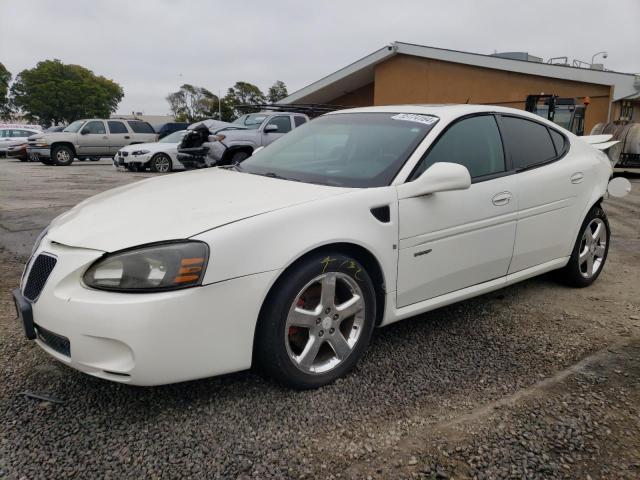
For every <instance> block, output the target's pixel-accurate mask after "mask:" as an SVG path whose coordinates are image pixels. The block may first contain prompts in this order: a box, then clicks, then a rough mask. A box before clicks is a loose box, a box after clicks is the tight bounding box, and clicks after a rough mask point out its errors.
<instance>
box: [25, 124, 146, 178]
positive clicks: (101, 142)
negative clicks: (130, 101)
mask: <svg viewBox="0 0 640 480" xmlns="http://www.w3.org/2000/svg"><path fill="white" fill-rule="evenodd" d="M156 138H157V134H156V132H155V130H154V129H153V127H152V126H151V125H149V124H148V123H147V122H143V121H141V120H122V119H108V120H103V119H96V118H92V119H86V120H76V121H75V122H73V123H71V124H70V125H69V126H68V127H67V128H65V129H64V130H62V131H61V132H51V133H43V134H41V135H37V136H34V137H31V138H29V141H28V146H27V152H28V154H29V158H30V159H31V160H39V161H41V162H42V163H44V164H46V165H64V166H66V165H70V164H71V162H73V160H74V158H77V159H79V160H85V159H99V158H101V157H113V156H114V155H115V153H116V152H117V151H118V150H120V149H121V148H122V147H124V146H126V145H132V144H135V143H149V142H155V141H156Z"/></svg>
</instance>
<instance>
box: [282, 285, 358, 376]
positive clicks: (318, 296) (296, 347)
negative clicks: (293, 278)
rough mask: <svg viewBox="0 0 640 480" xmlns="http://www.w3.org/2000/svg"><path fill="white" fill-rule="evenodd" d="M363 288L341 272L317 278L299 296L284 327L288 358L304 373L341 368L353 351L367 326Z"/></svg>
mask: <svg viewBox="0 0 640 480" xmlns="http://www.w3.org/2000/svg"><path fill="white" fill-rule="evenodd" d="M365 310H366V308H365V301H364V296H363V294H362V290H361V289H360V286H359V285H358V284H357V283H356V282H355V280H353V279H352V278H351V277H350V276H348V275H346V274H344V273H340V272H327V273H323V274H321V275H318V276H317V277H316V278H314V279H313V280H311V281H310V282H309V283H307V284H306V285H305V286H304V287H303V288H302V289H301V290H300V292H299V293H298V295H296V298H295V300H294V301H293V304H292V305H291V308H290V309H289V314H288V315H287V322H286V325H285V344H286V347H287V353H288V354H289V358H290V359H291V360H292V361H293V363H294V365H295V366H296V367H297V368H299V369H300V370H302V371H303V372H305V373H312V374H319V373H326V372H328V371H329V370H332V369H334V368H336V367H337V366H338V365H340V364H341V363H342V362H343V361H344V360H345V359H346V358H347V357H348V356H349V355H350V354H351V352H352V351H353V348H354V347H355V345H356V343H357V342H358V339H359V338H360V335H361V333H362V330H363V327H364V323H365V318H366V317H365V314H366V311H365Z"/></svg>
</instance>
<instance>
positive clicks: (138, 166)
mask: <svg viewBox="0 0 640 480" xmlns="http://www.w3.org/2000/svg"><path fill="white" fill-rule="evenodd" d="M185 133H187V131H186V130H180V131H178V132H173V133H172V134H170V135H167V136H166V137H163V138H162V139H161V140H159V141H157V142H153V143H135V144H133V145H127V146H126V147H123V148H121V149H120V150H118V152H117V153H116V155H115V156H114V157H113V164H114V165H115V166H116V167H125V168H126V169H127V170H131V171H140V170H145V169H147V168H149V169H150V170H151V171H152V172H158V173H168V172H171V171H173V170H184V166H183V165H182V163H180V162H179V161H178V145H179V144H180V142H181V141H182V137H184V134H185Z"/></svg>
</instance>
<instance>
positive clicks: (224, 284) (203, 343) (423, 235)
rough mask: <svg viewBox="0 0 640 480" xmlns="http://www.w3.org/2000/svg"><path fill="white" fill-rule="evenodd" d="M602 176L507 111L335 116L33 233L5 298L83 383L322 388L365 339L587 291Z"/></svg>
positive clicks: (596, 267)
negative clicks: (238, 375)
mask: <svg viewBox="0 0 640 480" xmlns="http://www.w3.org/2000/svg"><path fill="white" fill-rule="evenodd" d="M611 173H612V168H611V164H610V162H609V160H608V158H607V157H606V155H605V154H604V153H602V152H601V151H599V150H596V149H595V148H593V147H592V146H590V145H589V144H587V143H586V142H584V141H583V140H582V139H580V138H579V137H576V136H575V135H573V134H571V133H570V132H568V131H566V130H564V129H562V128H561V127H559V126H557V125H555V124H553V123H551V122H550V121H548V120H545V119H542V118H540V117H537V116H535V115H533V114H531V113H527V112H524V111H521V110H515V109H510V108H504V107H494V106H480V105H444V106H416V105H399V106H385V107H369V108H359V109H351V110H341V111H337V112H335V113H330V114H328V115H324V116H322V117H319V118H317V119H315V120H314V121H313V122H310V123H309V124H308V125H305V126H304V127H303V128H300V129H296V130H294V131H293V132H291V133H290V134H288V135H286V136H285V137H283V138H282V139H280V140H279V141H277V142H275V143H273V144H272V145H270V146H268V147H265V148H264V149H262V150H260V151H259V152H257V153H256V154H255V155H253V156H252V157H251V158H248V159H246V160H245V161H244V162H243V163H242V164H240V165H234V166H228V167H221V168H213V169H208V170H206V171H193V172H187V173H184V174H181V175H167V176H163V177H159V178H155V179H150V180H146V181H144V182H139V183H136V184H132V185H127V186H126V187H121V188H119V189H116V190H112V191H110V192H105V193H101V194H100V195H98V196H96V197H94V198H93V199H89V200H85V201H84V202H82V203H81V204H80V205H78V206H76V207H75V208H73V209H71V210H70V211H68V212H66V213H63V214H62V215H61V216H59V217H58V218H56V219H55V220H54V221H53V222H52V223H51V225H50V226H49V227H48V228H47V230H45V231H44V232H43V233H42V234H41V235H40V237H39V239H38V241H37V243H36V245H35V247H34V249H33V255H32V257H31V259H30V260H29V263H28V265H27V267H26V270H25V273H24V275H23V279H22V282H21V288H20V289H16V290H14V292H13V295H14V298H15V300H16V304H17V305H18V308H19V312H20V317H21V319H22V323H23V325H24V330H25V332H26V335H27V338H29V339H35V340H36V342H37V344H38V345H39V346H41V347H42V348H43V349H44V350H45V351H46V352H47V353H49V354H50V355H52V356H53V357H55V358H56V359H58V360H60V361H61V362H63V363H65V364H67V365H69V366H71V367H73V368H76V369H78V370H80V371H83V372H86V373H88V374H90V375H94V376H97V377H101V378H104V379H108V380H112V381H115V382H122V383H128V384H134V385H158V384H166V383H171V382H180V381H184V380H191V379H196V378H202V377H208V376H211V375H219V374H225V373H229V372H234V371H238V370H243V369H247V368H249V367H251V366H252V365H253V366H255V367H256V368H259V369H261V370H262V371H264V372H266V373H267V374H268V375H270V376H272V377H275V378H276V379H278V380H280V381H281V382H284V383H285V384H287V385H290V386H292V387H295V388H314V387H319V386H321V385H325V384H327V383H329V382H332V381H333V380H335V379H337V378H338V377H341V376H343V375H345V374H346V373H347V372H349V371H350V370H351V369H352V368H353V367H354V366H355V365H356V363H357V362H358V360H359V359H360V358H361V357H362V355H363V354H364V352H365V350H366V349H367V346H368V344H369V340H370V338H371V334H372V331H373V329H374V327H377V326H384V325H388V324H390V323H393V322H396V321H398V320H402V319H405V318H408V317H411V316H414V315H417V314H420V313H422V312H426V311H428V310H432V309H435V308H438V307H442V306H445V305H448V304H451V303H454V302H457V301H459V300H463V299H467V298H469V297H473V296H476V295H480V294H483V293H486V292H489V291H492V290H496V289H499V288H502V287H505V286H507V285H510V284H513V283H516V282H519V281H521V280H524V279H527V278H530V277H533V276H536V275H540V274H542V273H544V272H548V271H551V270H558V275H559V276H560V277H561V278H562V279H563V280H564V281H565V282H566V283H568V284H570V285H573V286H576V287H586V286H588V285H590V284H592V283H593V282H594V281H595V280H596V279H597V278H598V276H599V275H600V273H601V272H602V270H603V268H604V265H605V262H606V259H607V252H608V249H609V238H610V230H609V223H608V221H607V216H606V214H605V212H604V210H603V206H602V203H601V202H602V200H603V197H604V196H605V194H606V191H607V185H608V182H609V178H610V176H611ZM613 181H615V179H614V180H613ZM140 205H145V206H146V207H147V208H145V209H144V214H143V215H141V214H140ZM372 368H374V367H372Z"/></svg>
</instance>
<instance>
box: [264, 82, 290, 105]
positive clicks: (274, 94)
mask: <svg viewBox="0 0 640 480" xmlns="http://www.w3.org/2000/svg"><path fill="white" fill-rule="evenodd" d="M288 95H289V92H287V86H286V85H285V84H284V82H283V81H282V80H276V82H275V83H274V84H273V85H271V86H270V87H269V92H268V93H267V99H268V100H269V103H276V102H277V101H279V100H282V99H283V98H284V97H286V96H288Z"/></svg>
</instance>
